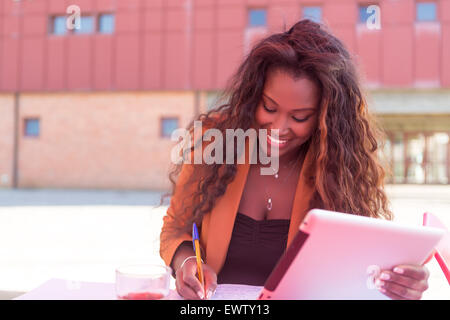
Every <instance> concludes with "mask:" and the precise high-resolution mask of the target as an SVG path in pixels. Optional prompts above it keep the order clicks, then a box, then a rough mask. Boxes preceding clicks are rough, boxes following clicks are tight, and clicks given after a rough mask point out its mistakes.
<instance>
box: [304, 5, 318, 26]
mask: <svg viewBox="0 0 450 320" xmlns="http://www.w3.org/2000/svg"><path fill="white" fill-rule="evenodd" d="M303 18H304V19H309V20H312V21H315V22H322V8H321V7H317V6H315V7H311V6H308V7H303Z"/></svg>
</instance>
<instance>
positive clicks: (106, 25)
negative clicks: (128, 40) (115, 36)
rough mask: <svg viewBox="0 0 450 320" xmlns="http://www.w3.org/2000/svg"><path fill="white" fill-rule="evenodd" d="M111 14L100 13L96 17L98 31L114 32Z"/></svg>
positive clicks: (113, 18)
mask: <svg viewBox="0 0 450 320" xmlns="http://www.w3.org/2000/svg"><path fill="white" fill-rule="evenodd" d="M114 20H115V17H114V15H113V14H109V13H108V14H101V15H100V16H99V18H98V31H99V32H100V33H114V22H115V21H114Z"/></svg>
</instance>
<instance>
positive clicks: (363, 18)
mask: <svg viewBox="0 0 450 320" xmlns="http://www.w3.org/2000/svg"><path fill="white" fill-rule="evenodd" d="M372 5H376V4H374V3H372V4H363V5H359V23H361V24H365V23H367V20H369V18H370V17H371V16H372V15H373V14H376V13H375V12H373V10H368V9H369V7H370V6H372Z"/></svg>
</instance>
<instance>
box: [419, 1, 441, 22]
mask: <svg viewBox="0 0 450 320" xmlns="http://www.w3.org/2000/svg"><path fill="white" fill-rule="evenodd" d="M436 20H437V8H436V2H418V3H416V21H436Z"/></svg>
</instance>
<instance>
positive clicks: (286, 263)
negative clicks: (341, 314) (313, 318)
mask: <svg viewBox="0 0 450 320" xmlns="http://www.w3.org/2000/svg"><path fill="white" fill-rule="evenodd" d="M443 234H444V231H443V230H441V229H439V228H433V227H423V226H417V227H414V226H408V225H402V224H399V223H396V222H392V221H387V220H382V219H375V218H368V217H363V216H357V215H353V214H346V213H340V212H333V211H327V210H320V209H312V210H310V211H309V212H308V214H307V215H306V217H305V219H304V221H303V223H302V224H301V225H300V227H299V232H298V233H297V235H296V236H295V238H294V239H293V241H292V243H291V244H290V246H289V248H288V249H287V250H286V252H285V253H284V254H283V256H282V257H281V258H280V260H279V261H278V263H277V265H276V266H275V268H274V270H273V271H272V273H271V274H270V276H269V278H268V279H267V281H266V283H265V285H264V288H263V290H262V292H261V294H260V295H259V299H262V300H265V299H276V300H281V299H283V300H297V299H320V300H323V299H327V300H328V299H330V300H335V299H336V300H341V299H358V300H359V299H363V300H368V299H370V300H379V299H389V298H388V297H387V296H385V295H384V294H382V293H381V292H380V291H379V290H378V289H376V288H375V285H374V278H375V277H376V276H377V275H378V274H379V272H380V270H383V269H391V268H393V267H394V266H396V265H399V264H418V265H421V264H423V263H424V262H425V260H426V258H427V257H428V256H429V255H430V254H431V253H432V252H433V250H434V247H435V246H436V245H437V244H438V243H439V240H440V239H441V237H442V236H443Z"/></svg>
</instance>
